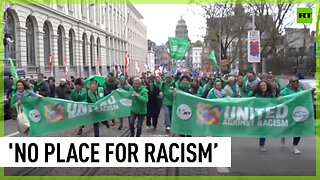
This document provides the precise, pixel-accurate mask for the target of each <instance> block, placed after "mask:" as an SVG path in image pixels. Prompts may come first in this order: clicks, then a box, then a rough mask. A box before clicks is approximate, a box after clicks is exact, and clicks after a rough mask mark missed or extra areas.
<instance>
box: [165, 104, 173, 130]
mask: <svg viewBox="0 0 320 180" xmlns="http://www.w3.org/2000/svg"><path fill="white" fill-rule="evenodd" d="M164 114H165V119H164V120H165V126H166V128H167V127H171V117H172V106H164Z"/></svg>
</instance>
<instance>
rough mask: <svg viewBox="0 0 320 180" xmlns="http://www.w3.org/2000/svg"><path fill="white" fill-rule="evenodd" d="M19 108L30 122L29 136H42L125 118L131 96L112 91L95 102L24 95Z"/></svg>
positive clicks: (125, 92) (127, 114)
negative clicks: (27, 96)
mask: <svg viewBox="0 0 320 180" xmlns="http://www.w3.org/2000/svg"><path fill="white" fill-rule="evenodd" d="M22 108H23V111H24V113H25V114H26V116H27V117H28V120H29V122H30V136H43V135H46V134H51V133H55V132H58V131H62V130H67V129H71V128H76V127H79V126H82V125H86V124H93V123H96V122H101V121H105V120H112V119H115V118H121V117H128V116H129V115H130V111H131V95H130V93H129V92H128V91H124V90H116V91H114V92H113V93H111V94H109V95H108V96H106V97H104V98H102V99H100V100H99V101H97V102H96V103H85V102H74V101H69V100H63V99H57V98H46V97H43V98H32V97H30V98H25V99H23V101H22Z"/></svg>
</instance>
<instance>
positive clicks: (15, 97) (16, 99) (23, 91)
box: [10, 80, 42, 109]
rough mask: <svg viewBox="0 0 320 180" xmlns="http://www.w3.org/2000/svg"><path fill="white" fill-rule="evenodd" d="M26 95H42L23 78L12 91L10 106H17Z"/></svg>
mask: <svg viewBox="0 0 320 180" xmlns="http://www.w3.org/2000/svg"><path fill="white" fill-rule="evenodd" d="M25 97H42V95H39V94H37V93H34V92H33V91H32V89H31V88H30V86H28V85H27V84H26V83H25V82H24V81H23V80H18V81H17V83H16V89H15V91H14V92H12V96H11V102H10V106H11V108H12V109H15V108H16V105H20V104H21V101H22V99H23V98H25Z"/></svg>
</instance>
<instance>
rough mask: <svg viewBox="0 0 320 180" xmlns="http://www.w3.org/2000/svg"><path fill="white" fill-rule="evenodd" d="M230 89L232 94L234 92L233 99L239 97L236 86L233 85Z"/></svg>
mask: <svg viewBox="0 0 320 180" xmlns="http://www.w3.org/2000/svg"><path fill="white" fill-rule="evenodd" d="M230 87H231V89H232V92H233V94H232V97H237V90H236V85H233V86H230Z"/></svg>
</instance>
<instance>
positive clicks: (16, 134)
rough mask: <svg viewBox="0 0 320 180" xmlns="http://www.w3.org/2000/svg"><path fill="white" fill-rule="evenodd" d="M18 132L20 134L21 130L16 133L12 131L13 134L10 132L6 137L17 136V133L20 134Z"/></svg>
mask: <svg viewBox="0 0 320 180" xmlns="http://www.w3.org/2000/svg"><path fill="white" fill-rule="evenodd" d="M18 134H20V132H19V131H17V132H14V133H11V134H9V135H6V136H4V137H12V136H15V135H18Z"/></svg>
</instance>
